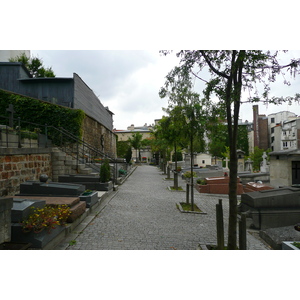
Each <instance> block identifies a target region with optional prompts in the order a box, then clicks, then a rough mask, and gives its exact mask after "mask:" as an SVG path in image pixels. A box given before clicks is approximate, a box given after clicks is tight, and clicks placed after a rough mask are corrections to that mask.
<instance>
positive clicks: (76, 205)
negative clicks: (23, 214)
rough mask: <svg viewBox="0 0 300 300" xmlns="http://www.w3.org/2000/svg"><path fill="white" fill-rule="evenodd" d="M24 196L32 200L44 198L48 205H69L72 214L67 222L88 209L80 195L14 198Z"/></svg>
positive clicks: (72, 220)
mask: <svg viewBox="0 0 300 300" xmlns="http://www.w3.org/2000/svg"><path fill="white" fill-rule="evenodd" d="M15 198H16V199H18V198H22V199H24V198H25V199H28V200H32V201H38V200H43V201H45V202H46V205H52V206H57V205H68V206H69V207H70V210H71V215H70V216H69V218H68V220H67V222H68V223H72V222H74V221H75V220H76V219H77V218H78V217H79V216H81V215H82V214H83V213H84V212H85V209H86V203H85V202H84V201H80V199H79V197H44V196H15V197H14V199H15Z"/></svg>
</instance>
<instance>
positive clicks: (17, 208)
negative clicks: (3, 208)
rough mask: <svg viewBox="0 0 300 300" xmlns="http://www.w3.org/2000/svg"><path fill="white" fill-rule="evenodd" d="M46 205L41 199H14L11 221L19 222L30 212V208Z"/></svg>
mask: <svg viewBox="0 0 300 300" xmlns="http://www.w3.org/2000/svg"><path fill="white" fill-rule="evenodd" d="M45 205H46V202H45V201H43V200H29V199H14V201H13V207H12V209H11V221H12V222H13V223H20V222H22V221H23V220H24V219H27V218H28V216H29V215H30V214H31V213H32V208H42V207H44V206H45Z"/></svg>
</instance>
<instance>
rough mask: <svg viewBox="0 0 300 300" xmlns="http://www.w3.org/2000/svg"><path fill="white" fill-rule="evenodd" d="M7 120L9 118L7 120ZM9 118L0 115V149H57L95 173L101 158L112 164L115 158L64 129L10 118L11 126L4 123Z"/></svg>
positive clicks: (7, 121)
mask: <svg viewBox="0 0 300 300" xmlns="http://www.w3.org/2000/svg"><path fill="white" fill-rule="evenodd" d="M10 121H11V118H10ZM8 123H9V118H8V117H5V116H0V124H4V125H0V148H33V147H34V148H36V147H39V148H47V147H53V146H54V147H57V148H59V149H61V150H62V151H64V152H65V153H66V154H68V155H70V156H72V157H73V158H74V159H76V161H77V169H78V165H79V164H88V166H89V167H90V168H92V169H94V170H95V171H97V172H99V170H100V167H99V164H101V163H102V161H103V160H104V159H108V160H109V162H110V163H116V159H115V158H114V157H113V156H112V155H110V154H109V153H105V152H103V151H101V150H100V149H98V148H96V147H94V146H93V145H91V144H88V143H87V142H85V141H84V139H83V138H80V137H78V136H76V135H74V134H72V133H70V132H68V131H67V130H65V129H64V128H56V127H54V126H49V125H47V124H44V125H41V124H36V123H32V122H27V121H23V120H21V119H20V118H17V119H15V118H14V119H13V127H10V126H8V125H6V124H8Z"/></svg>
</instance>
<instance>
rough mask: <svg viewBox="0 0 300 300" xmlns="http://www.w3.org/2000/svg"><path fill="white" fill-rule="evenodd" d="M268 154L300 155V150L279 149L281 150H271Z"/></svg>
mask: <svg viewBox="0 0 300 300" xmlns="http://www.w3.org/2000/svg"><path fill="white" fill-rule="evenodd" d="M269 155H271V156H275V155H276V156H278V155H286V156H291V155H300V150H299V149H293V150H281V151H273V152H270V153H269Z"/></svg>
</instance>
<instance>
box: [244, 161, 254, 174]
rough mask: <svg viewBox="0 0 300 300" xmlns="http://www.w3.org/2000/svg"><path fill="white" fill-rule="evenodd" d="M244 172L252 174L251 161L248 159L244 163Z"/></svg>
mask: <svg viewBox="0 0 300 300" xmlns="http://www.w3.org/2000/svg"><path fill="white" fill-rule="evenodd" d="M245 171H248V172H250V173H252V172H253V161H252V160H251V159H250V158H248V159H247V160H246V161H245Z"/></svg>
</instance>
